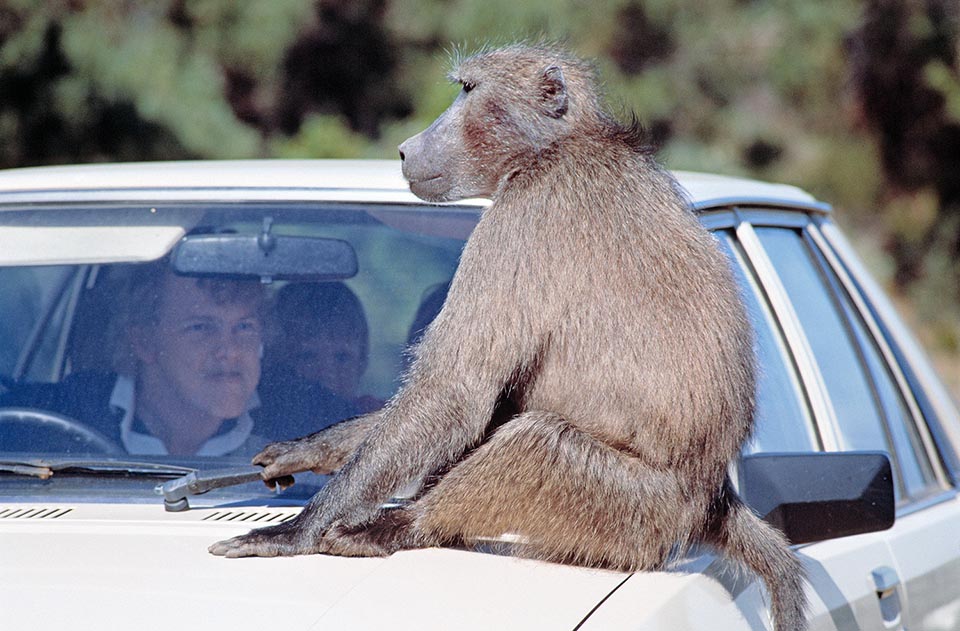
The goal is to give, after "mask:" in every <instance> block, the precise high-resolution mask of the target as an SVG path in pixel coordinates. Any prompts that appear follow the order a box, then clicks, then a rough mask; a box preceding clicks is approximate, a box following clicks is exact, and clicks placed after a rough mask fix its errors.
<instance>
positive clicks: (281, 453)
mask: <svg viewBox="0 0 960 631" xmlns="http://www.w3.org/2000/svg"><path fill="white" fill-rule="evenodd" d="M380 417H381V414H380V412H374V413H372V414H367V415H365V416H358V417H355V418H351V419H347V420H345V421H341V422H339V423H337V424H336V425H331V426H330V427H327V428H325V429H322V430H320V431H319V432H315V433H313V434H310V435H309V436H304V437H303V438H298V439H296V440H285V441H281V442H276V443H270V444H269V445H267V446H266V447H264V448H263V449H262V450H261V451H260V453H258V454H257V455H256V456H254V457H253V464H258V465H261V466H263V479H264V480H267V481H268V482H269V481H273V480H277V479H280V478H283V477H285V476H290V475H293V474H294V473H302V472H304V471H313V472H314V473H321V474H329V473H333V472H334V471H338V470H340V468H341V467H343V465H344V464H346V462H347V460H349V459H350V457H351V456H353V454H354V452H356V451H357V449H358V448H359V447H360V444H361V443H362V442H363V441H364V440H365V439H366V437H367V435H368V434H369V433H370V430H371V428H372V427H373V426H374V425H376V423H378V422H379V420H380Z"/></svg>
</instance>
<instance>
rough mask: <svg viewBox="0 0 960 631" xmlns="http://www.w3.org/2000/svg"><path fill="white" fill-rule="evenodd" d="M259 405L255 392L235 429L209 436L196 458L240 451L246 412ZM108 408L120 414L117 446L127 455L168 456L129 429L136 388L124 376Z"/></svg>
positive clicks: (248, 427) (248, 423)
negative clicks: (120, 444)
mask: <svg viewBox="0 0 960 631" xmlns="http://www.w3.org/2000/svg"><path fill="white" fill-rule="evenodd" d="M259 405H260V398H259V396H258V395H257V393H256V392H254V393H253V396H252V397H251V398H250V403H249V404H248V405H247V410H246V412H244V413H243V414H242V415H241V416H239V417H238V418H237V420H236V425H235V426H234V427H233V428H232V429H230V430H229V431H227V432H224V433H221V434H216V435H214V436H211V437H210V438H209V439H207V441H206V442H205V443H203V444H202V445H200V449H198V450H197V453H196V455H198V456H226V455H229V454H231V453H233V452H235V451H237V450H239V449H240V448H241V447H244V446H245V445H246V443H247V441H248V440H250V438H251V434H252V432H253V419H252V418H250V410H252V409H254V408H256V407H258V406H259ZM110 406H111V407H113V408H117V409H119V410H122V411H123V420H121V421H120V442H121V443H123V448H124V449H126V450H127V453H131V454H137V455H143V456H166V455H169V452H168V451H167V447H166V445H164V444H163V441H162V440H160V439H159V438H157V437H156V436H151V435H150V434H144V433H141V432H138V431H136V430H135V429H134V427H133V418H134V410H135V409H136V388H135V386H134V381H133V379H131V378H130V377H127V376H125V375H119V376H118V377H117V383H116V384H115V385H114V386H113V392H112V393H111V395H110Z"/></svg>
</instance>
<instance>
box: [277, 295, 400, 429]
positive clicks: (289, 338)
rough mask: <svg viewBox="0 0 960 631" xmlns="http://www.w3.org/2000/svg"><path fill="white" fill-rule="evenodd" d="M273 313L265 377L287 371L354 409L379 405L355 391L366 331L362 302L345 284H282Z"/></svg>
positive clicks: (363, 364)
mask: <svg viewBox="0 0 960 631" xmlns="http://www.w3.org/2000/svg"><path fill="white" fill-rule="evenodd" d="M275 314H276V318H277V325H278V329H279V333H280V335H278V336H277V338H276V343H275V344H271V345H269V346H268V350H267V360H268V361H267V365H268V369H267V370H266V374H265V376H264V381H265V382H266V383H268V384H270V383H273V382H274V381H275V380H276V379H277V378H278V376H281V375H285V374H286V375H289V374H292V375H295V377H296V378H297V379H300V380H303V381H304V382H306V383H307V384H310V387H311V388H312V389H313V390H315V391H316V394H317V395H319V396H323V394H324V393H327V394H333V395H334V396H336V397H339V398H341V399H344V400H346V401H348V402H349V403H350V405H351V406H352V407H353V408H354V412H355V413H357V414H359V413H364V412H370V411H373V410H376V409H378V408H380V407H381V406H382V405H383V401H381V400H380V399H377V398H376V397H373V396H370V395H365V394H361V393H360V381H361V379H362V377H363V374H364V372H366V370H367V363H368V359H369V354H370V351H369V346H370V334H369V330H368V326H367V318H366V314H365V313H364V310H363V305H362V304H361V302H360V299H359V298H358V297H357V295H356V294H355V293H354V292H353V290H351V289H350V288H349V287H348V286H347V285H346V284H344V283H342V282H338V281H334V282H317V283H291V284H289V285H286V286H285V287H283V288H282V289H281V290H280V291H279V292H277V296H276V301H275ZM307 398H308V399H309V398H310V397H309V396H308V397H307ZM308 405H315V404H313V403H308Z"/></svg>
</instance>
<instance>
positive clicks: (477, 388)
mask: <svg viewBox="0 0 960 631" xmlns="http://www.w3.org/2000/svg"><path fill="white" fill-rule="evenodd" d="M453 77H454V78H455V80H457V81H459V82H460V83H462V84H463V85H464V88H465V89H464V92H463V93H462V94H461V95H460V96H459V97H458V98H457V100H456V101H455V102H454V104H453V105H451V107H450V109H449V110H448V111H447V112H446V113H445V114H444V115H443V116H441V117H440V118H439V119H438V120H437V121H436V122H435V123H434V124H433V125H431V127H430V128H428V129H427V130H425V131H424V132H423V133H421V134H419V135H417V136H415V137H414V138H411V139H410V140H408V141H406V142H405V143H403V144H402V145H401V147H400V150H401V157H402V158H403V160H404V165H403V168H404V175H405V176H406V177H407V179H408V180H409V181H410V186H411V189H412V190H413V191H414V192H415V193H416V194H418V195H420V196H421V197H424V198H425V199H428V200H432V201H443V200H452V199H459V198H463V197H473V196H488V197H490V198H491V199H492V200H493V205H492V206H491V207H490V208H489V209H487V210H486V211H485V212H484V214H483V216H482V218H481V219H480V222H479V224H478V225H477V227H476V229H475V230H474V232H473V234H472V235H471V237H470V239H469V241H468V242H467V244H466V246H465V249H464V252H463V256H462V258H461V263H460V267H459V268H458V270H457V273H456V275H455V277H454V279H453V282H452V285H451V287H450V292H449V295H448V297H447V300H446V302H445V304H444V307H443V309H442V310H441V312H440V314H439V315H438V317H437V318H436V320H435V321H434V322H433V323H432V324H431V325H430V326H429V327H428V328H427V330H426V332H425V334H424V336H423V338H422V340H421V342H420V343H419V345H418V346H417V347H416V349H415V359H414V362H413V364H412V367H411V370H410V373H409V375H408V377H407V380H406V382H405V384H404V386H403V387H402V388H401V390H400V391H399V392H398V393H397V395H396V396H395V397H394V398H393V399H392V400H391V401H390V402H389V403H388V404H387V406H386V407H385V408H384V409H383V410H382V411H380V412H377V413H375V414H372V415H369V416H365V417H361V418H359V419H354V420H351V421H347V422H345V423H343V424H341V425H339V426H335V427H333V428H330V429H328V430H325V431H323V432H320V433H318V434H314V435H313V436H310V437H307V438H305V439H303V440H302V441H299V442H297V441H294V442H291V443H281V444H279V445H272V446H270V447H267V449H265V450H264V452H263V453H262V454H261V455H259V456H258V457H257V459H256V462H258V463H260V464H263V465H264V466H265V470H264V476H265V477H266V478H274V477H279V476H282V475H287V474H290V473H295V472H297V471H302V470H306V469H313V470H317V471H322V472H328V471H334V470H338V471H339V473H338V474H337V475H336V476H334V477H333V478H332V479H331V481H330V482H329V484H328V485H327V486H326V487H325V488H324V489H323V490H322V491H321V492H320V493H318V494H317V496H316V497H315V498H314V499H313V500H312V501H311V503H310V504H309V506H308V507H307V508H306V509H305V510H304V511H303V512H302V513H301V515H300V516H299V517H298V518H297V519H295V520H292V521H290V522H287V523H285V524H282V525H280V526H277V527H272V528H268V529H263V530H258V531H254V532H252V533H250V534H248V535H245V536H242V537H238V538H235V539H233V540H230V541H228V542H224V543H220V544H216V545H215V546H214V547H213V548H212V551H213V552H214V553H216V554H225V555H227V556H244V555H272V554H300V553H310V552H323V553H332V554H346V555H354V554H359V555H366V554H388V553H390V552H392V551H393V550H397V549H400V548H409V547H420V546H433V545H444V544H447V545H449V544H457V543H461V542H465V541H466V542H469V541H472V540H476V539H478V538H489V537H497V536H499V535H502V534H504V533H512V534H516V535H519V536H520V537H522V539H523V541H524V543H523V544H519V545H517V546H516V547H515V549H514V550H513V551H514V552H515V553H517V554H522V555H526V556H532V557H537V558H543V559H549V560H553V561H559V562H567V563H576V564H583V565H589V566H596V567H607V568H616V569H621V570H644V569H653V568H659V567H662V566H663V564H664V562H665V561H666V560H667V557H668V555H669V554H670V552H671V550H673V549H675V548H676V547H677V546H678V545H679V546H680V547H683V546H685V545H687V544H689V543H693V542H698V541H706V542H708V543H711V544H713V545H715V546H717V547H718V548H719V549H720V550H721V551H722V552H724V553H727V554H729V555H730V556H731V557H733V558H735V559H736V560H737V561H739V562H742V563H744V564H746V565H747V566H749V567H750V568H751V569H753V570H754V571H756V572H758V573H759V574H760V576H761V577H762V578H763V579H764V580H765V581H766V583H767V585H768V587H769V589H770V591H771V593H772V596H773V605H774V607H773V609H774V618H775V620H776V623H777V628H778V629H779V631H786V630H787V629H789V630H790V631H794V630H796V629H801V628H802V627H803V626H804V622H803V606H804V605H803V603H804V599H803V587H802V572H801V568H800V566H799V563H798V562H797V560H796V559H795V558H794V557H793V556H792V554H791V553H790V552H789V550H788V548H787V546H786V542H785V540H784V538H783V537H782V535H780V534H779V533H777V532H776V531H775V530H774V529H772V528H770V527H768V526H766V525H765V524H763V523H762V522H760V520H759V519H757V518H756V516H754V515H753V514H752V513H751V512H750V511H749V510H748V509H747V508H745V507H744V506H743V504H742V503H740V501H739V499H738V498H737V497H736V495H735V493H734V491H733V490H732V488H731V487H730V485H729V481H728V480H727V475H726V468H727V465H728V463H729V462H730V461H731V460H732V459H734V458H735V457H736V456H737V453H738V451H739V449H740V446H741V445H742V443H743V441H744V440H745V438H746V437H747V435H748V433H749V431H750V428H751V422H752V417H753V393H754V366H753V352H752V340H751V332H750V328H749V324H748V321H747V318H746V315H745V312H744V308H743V306H742V304H741V301H740V299H739V296H738V294H737V289H736V286H735V283H734V280H733V277H732V274H731V271H730V269H729V266H728V263H727V261H726V259H725V257H724V256H723V254H722V253H721V251H720V250H719V249H718V247H717V246H716V243H715V242H714V240H713V238H712V237H711V236H710V234H709V233H708V232H706V231H705V230H704V229H703V228H702V227H701V226H700V224H699V222H698V221H697V219H696V217H695V216H694V215H693V213H692V212H691V211H690V210H689V209H688V207H687V205H686V204H685V201H684V199H683V197H682V195H681V194H680V193H679V192H678V187H677V185H676V183H675V182H674V181H673V180H672V178H671V177H670V176H669V175H668V174H667V173H666V172H664V171H663V170H662V169H660V168H659V167H658V166H657V165H656V164H655V163H654V161H653V159H652V157H651V155H650V154H649V152H648V151H646V150H645V148H644V145H643V143H642V141H641V138H640V137H639V136H638V134H637V133H636V129H635V128H633V127H626V126H623V125H620V124H618V123H616V122H614V121H613V120H612V119H611V118H610V117H609V116H607V115H606V114H605V113H604V111H603V110H602V109H601V107H600V104H599V100H598V97H597V91H596V89H595V88H594V80H593V73H592V70H591V68H590V67H589V66H588V65H587V64H585V63H584V62H582V61H580V60H577V59H575V58H572V57H569V56H568V55H566V54H563V53H560V52H557V51H554V50H549V49H545V48H537V47H523V46H515V47H510V48H506V49H501V50H495V51H491V52H486V53H481V54H479V55H476V56H474V57H471V58H468V59H466V60H464V61H463V62H462V63H460V64H459V66H458V68H457V69H456V70H455V71H454V73H453ZM427 480H430V481H431V482H430V483H429V484H427V485H426V486H425V488H424V490H423V491H422V493H421V494H420V495H419V496H418V497H417V498H416V499H415V501H413V503H412V504H410V505H409V506H408V507H406V508H403V509H399V510H392V511H383V510H382V509H380V508H379V507H380V504H381V503H382V502H383V501H384V500H386V499H387V498H389V497H390V496H391V494H393V493H395V492H397V491H398V490H399V489H401V488H403V487H405V486H407V485H409V484H410V483H411V481H413V482H415V483H417V482H419V483H423V482H424V481H427Z"/></svg>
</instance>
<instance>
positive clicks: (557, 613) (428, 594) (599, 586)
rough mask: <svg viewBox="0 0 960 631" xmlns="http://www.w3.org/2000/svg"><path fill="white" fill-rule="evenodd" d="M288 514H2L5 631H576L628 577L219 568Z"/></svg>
mask: <svg viewBox="0 0 960 631" xmlns="http://www.w3.org/2000/svg"><path fill="white" fill-rule="evenodd" d="M296 511H297V509H295V508H248V507H244V508H230V509H197V510H191V511H188V512H184V513H167V512H164V510H163V508H162V507H161V506H159V505H153V504H151V505H119V504H74V505H58V504H50V505H47V504H44V505H35V504H18V505H11V504H5V505H0V580H2V585H3V587H2V589H0V612H2V617H3V621H4V624H3V626H4V627H5V628H11V629H64V628H70V629H98V630H100V629H133V628H136V629H140V630H149V629H165V630H166V629H170V628H199V627H201V626H202V627H204V628H210V629H229V628H238V629H239V628H243V629H254V628H283V629H380V628H391V629H408V628H409V629H452V628H456V629H492V628H523V629H573V628H574V627H576V626H577V625H578V624H579V623H580V622H581V621H582V620H583V619H584V618H585V617H586V616H587V615H588V614H589V613H590V612H591V610H592V609H593V608H594V607H596V606H597V605H598V604H599V603H600V602H601V601H602V600H603V599H604V598H605V597H607V596H608V595H609V594H610V593H612V592H613V591H614V590H615V589H616V588H617V586H618V585H620V584H621V583H622V582H623V580H624V579H625V578H626V576H627V575H625V574H622V573H617V572H608V571H602V570H587V569H582V568H573V567H566V566H560V565H555V564H549V563H541V562H536V561H528V560H521V559H515V558H510V557H503V556H497V555H493V554H483V553H478V552H469V551H463V550H447V549H427V550H415V551H406V552H400V553H397V554H394V555H393V556H391V557H387V558H339V557H331V556H320V555H314V556H307V557H294V558H271V559H259V558H249V559H224V558H220V557H214V556H212V555H210V554H209V553H208V552H207V546H209V545H210V544H211V543H213V542H215V541H218V540H220V539H223V538H226V537H231V536H234V535H237V534H241V533H243V532H246V531H248V530H249V529H250V528H252V527H255V526H258V525H265V524H268V523H277V522H279V521H282V520H284V519H288V518H289V517H290V516H292V515H294V514H295V513H296Z"/></svg>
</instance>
